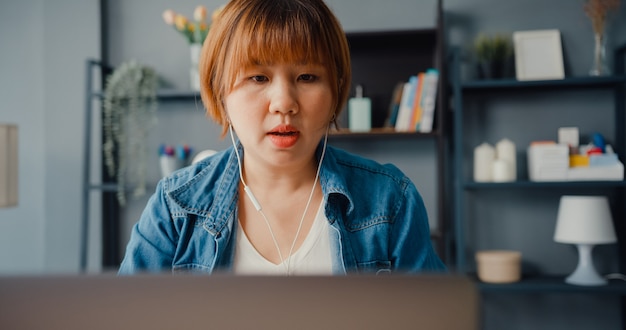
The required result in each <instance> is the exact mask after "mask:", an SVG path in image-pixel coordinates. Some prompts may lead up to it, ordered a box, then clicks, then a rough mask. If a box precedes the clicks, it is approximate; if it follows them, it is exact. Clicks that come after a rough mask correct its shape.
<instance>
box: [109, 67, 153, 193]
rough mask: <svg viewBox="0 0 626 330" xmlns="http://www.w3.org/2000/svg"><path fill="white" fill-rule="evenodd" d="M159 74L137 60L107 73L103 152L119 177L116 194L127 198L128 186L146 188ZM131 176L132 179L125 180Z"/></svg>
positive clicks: (137, 190)
mask: <svg viewBox="0 0 626 330" xmlns="http://www.w3.org/2000/svg"><path fill="white" fill-rule="evenodd" d="M157 85H158V77H157V74H156V73H155V71H154V70H153V69H151V68H149V67H145V66H142V65H140V64H139V63H137V62H136V61H128V62H124V63H122V65H120V66H119V67H118V68H117V69H116V70H115V71H113V73H112V74H111V75H109V76H108V77H107V80H106V85H105V90H104V100H103V122H102V125H103V131H104V141H103V147H102V149H103V153H104V163H105V165H106V168H107V172H108V174H109V175H110V176H112V177H115V179H116V181H117V187H118V189H117V198H118V201H119V202H120V204H121V205H124V204H125V202H126V193H125V189H126V187H127V186H131V187H132V186H134V189H133V190H134V195H135V196H141V195H143V194H144V193H145V191H146V170H147V156H148V150H147V147H146V143H147V138H148V132H149V130H150V128H152V126H154V124H155V123H156V108H157V98H156V89H157ZM126 178H131V179H132V180H133V182H128V183H127V182H126Z"/></svg>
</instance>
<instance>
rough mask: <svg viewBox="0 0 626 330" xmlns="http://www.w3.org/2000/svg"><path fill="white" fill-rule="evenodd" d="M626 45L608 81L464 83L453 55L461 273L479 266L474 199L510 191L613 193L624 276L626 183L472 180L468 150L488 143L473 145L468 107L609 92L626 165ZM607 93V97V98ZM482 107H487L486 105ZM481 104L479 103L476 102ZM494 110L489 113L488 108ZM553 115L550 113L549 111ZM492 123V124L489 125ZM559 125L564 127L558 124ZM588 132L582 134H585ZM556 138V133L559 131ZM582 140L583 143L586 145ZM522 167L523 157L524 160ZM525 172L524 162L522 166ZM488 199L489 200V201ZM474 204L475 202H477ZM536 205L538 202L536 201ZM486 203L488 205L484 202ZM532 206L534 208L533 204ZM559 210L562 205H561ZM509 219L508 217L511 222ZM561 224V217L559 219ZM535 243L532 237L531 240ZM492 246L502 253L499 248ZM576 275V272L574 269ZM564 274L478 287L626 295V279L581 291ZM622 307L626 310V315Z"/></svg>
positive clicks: (456, 219) (458, 264)
mask: <svg viewBox="0 0 626 330" xmlns="http://www.w3.org/2000/svg"><path fill="white" fill-rule="evenodd" d="M625 53H626V46H625V47H622V48H620V49H618V51H617V52H616V57H615V58H616V59H619V60H621V62H620V61H617V64H616V68H615V74H614V75H612V76H607V77H572V78H565V79H563V80H547V81H516V80H485V81H468V82H466V81H462V79H461V69H460V68H461V54H460V52H459V51H455V52H453V57H452V63H451V64H452V68H453V69H452V70H453V71H452V75H451V79H452V94H453V95H454V104H453V108H454V122H453V127H454V128H453V134H454V184H453V186H454V188H453V189H454V210H455V214H454V227H455V234H454V237H455V248H454V249H455V257H456V258H455V261H456V262H455V267H456V269H457V271H458V272H461V273H467V274H473V272H474V271H475V264H474V262H473V260H471V259H470V258H471V257H470V256H471V255H472V253H471V252H472V248H473V246H475V245H474V244H476V242H473V241H472V240H471V238H469V236H470V235H469V234H468V232H469V231H473V232H474V233H477V232H480V229H477V228H476V227H471V228H470V226H471V224H474V221H476V219H472V215H473V213H472V212H471V211H470V210H469V208H470V207H469V205H468V204H469V199H470V198H475V196H482V197H483V198H490V197H493V196H495V195H496V194H497V195H499V198H501V199H500V202H502V201H503V200H505V198H506V197H502V196H505V195H506V194H507V193H514V194H518V195H516V196H518V197H519V196H523V197H524V196H525V197H527V198H529V199H530V200H532V201H537V198H536V197H535V198H534V199H533V195H537V194H551V196H552V195H559V194H567V193H569V192H574V194H585V193H589V194H597V193H598V192H601V193H603V194H607V195H610V200H611V205H612V212H613V218H614V224H615V229H616V233H617V236H618V255H619V257H618V260H616V261H615V262H617V263H618V265H617V266H618V268H619V270H620V272H622V273H623V272H624V271H626V223H625V220H624V216H625V215H626V203H625V201H626V199H625V196H626V181H564V182H533V181H530V180H529V179H528V176H527V175H524V174H522V175H520V174H521V173H520V172H519V171H518V180H517V181H515V182H506V183H481V182H474V181H473V180H472V178H471V173H470V172H471V171H470V168H471V166H469V165H468V164H472V159H471V156H470V154H471V152H470V151H469V150H468V147H469V145H470V144H471V143H476V144H475V146H476V145H478V143H479V142H483V141H474V140H471V142H468V141H467V139H470V138H469V136H471V133H472V132H470V131H466V128H469V127H471V125H470V124H468V122H469V121H470V120H471V119H472V116H476V114H474V113H470V112H469V111H468V110H466V109H465V108H466V106H467V105H468V104H469V103H471V102H472V101H474V102H476V100H477V99H478V100H480V101H484V100H486V99H490V100H491V99H498V100H501V99H503V98H505V99H506V98H507V97H512V96H519V95H524V97H526V96H528V97H531V96H533V95H534V96H536V95H538V94H540V95H541V96H542V100H544V99H549V98H550V95H552V93H561V94H560V97H563V94H562V92H563V91H574V92H576V91H581V92H582V91H593V90H595V91H601V92H602V91H603V92H606V93H609V94H612V95H613V96H614V99H613V101H612V103H613V105H614V111H613V117H612V118H606V119H604V120H605V122H606V123H608V124H612V125H614V126H613V127H612V129H613V130H614V133H613V134H612V136H610V138H609V140H610V141H612V145H613V147H614V149H615V151H616V153H617V154H618V156H619V158H620V160H621V161H622V162H624V160H625V158H624V157H625V156H626V135H625V131H626V112H625V99H626V93H625V92H626V75H624V63H623V60H624V59H625V56H624V55H625ZM602 95H605V94H602ZM480 104H481V105H482V103H480ZM474 105H475V104H474ZM485 111H489V110H485ZM546 111H550V110H546ZM551 120H552V121H558V120H559V119H558V118H557V116H554V117H552V118H551ZM485 125H487V124H485ZM523 125H524V124H522V123H520V124H518V125H517V127H515V129H519V130H526V131H527V132H528V133H525V134H526V135H527V136H532V134H533V127H523ZM556 125H559V124H558V123H556ZM581 133H582V132H581ZM554 136H555V137H556V131H555V132H554ZM581 142H582V141H581ZM525 147H526V146H518V155H520V149H521V150H525ZM517 158H518V160H517V161H518V165H517V167H518V169H519V168H520V162H521V161H520V157H519V156H518V157H517ZM521 165H522V168H523V169H525V166H523V165H524V164H521ZM485 195H487V197H485ZM523 197H522V198H523ZM472 200H474V199H472ZM526 202H527V201H525V200H524V199H518V200H516V201H515V203H517V204H524V203H526ZM531 203H532V202H531ZM483 205H484V204H483ZM528 207H532V205H529V206H528ZM555 207H556V206H555ZM505 220H506V219H502V221H505ZM555 220H556V219H555ZM526 239H531V238H526ZM492 248H494V249H498V248H500V247H499V246H493V247H492ZM572 271H573V269H572ZM566 275H567V274H563V276H554V275H547V274H546V275H543V274H531V275H525V274H523V277H522V280H521V281H519V282H517V283H512V284H488V283H482V282H480V281H478V279H476V282H477V286H478V288H479V289H480V290H481V292H483V293H486V292H489V293H585V294H611V295H618V296H621V297H622V301H623V302H624V298H623V297H626V285H625V284H624V282H623V281H619V280H617V281H616V280H612V281H610V282H609V285H607V286H599V287H580V286H573V285H569V284H566V283H565V282H564V277H565V276H566ZM624 305H625V304H624V303H622V310H623V311H626V308H625V306H624Z"/></svg>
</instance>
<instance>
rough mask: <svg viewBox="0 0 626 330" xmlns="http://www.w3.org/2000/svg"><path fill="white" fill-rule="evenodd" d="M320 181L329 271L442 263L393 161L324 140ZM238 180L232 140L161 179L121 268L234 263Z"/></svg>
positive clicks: (206, 267)
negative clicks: (361, 154)
mask: <svg viewBox="0 0 626 330" xmlns="http://www.w3.org/2000/svg"><path fill="white" fill-rule="evenodd" d="M238 148H240V149H239V150H241V145H239V146H238ZM320 154H321V147H320V148H318V151H317V156H318V159H319V156H320ZM320 184H321V188H322V192H323V194H324V202H325V209H324V211H325V214H326V218H327V219H328V221H329V223H330V227H331V228H332V230H331V251H332V252H333V257H332V259H333V260H332V263H333V273H334V274H347V273H377V274H378V273H389V272H396V271H398V272H437V271H442V270H445V266H444V264H443V263H442V262H441V260H440V259H439V257H438V256H437V255H436V254H435V252H434V250H433V248H432V244H431V241H430V229H429V226H428V218H427V214H426V209H425V207H424V203H423V201H422V198H421V196H420V195H419V193H418V192H417V189H416V188H415V186H414V185H413V183H412V182H411V181H410V180H409V179H408V178H407V177H406V176H405V175H404V174H403V173H402V172H401V171H400V170H399V169H398V168H396V167H395V166H393V165H389V164H387V165H381V164H378V163H376V162H374V161H372V160H368V159H364V158H361V157H359V156H356V155H352V154H350V153H347V152H345V151H342V150H340V149H337V148H333V147H331V146H328V147H327V150H326V154H325V157H324V160H323V162H322V167H321V169H320ZM238 187H239V169H238V164H237V158H236V157H235V153H234V148H233V147H230V148H228V149H227V150H224V151H222V152H219V153H217V154H215V155H213V156H211V157H208V158H206V159H204V160H202V161H200V162H198V163H196V164H194V165H192V166H189V167H186V168H184V169H181V170H179V171H176V172H174V173H173V174H172V175H170V176H169V177H167V178H164V179H162V180H161V181H160V182H159V184H158V185H157V189H156V192H155V194H154V195H152V196H151V198H150V199H149V201H148V204H147V206H146V208H145V209H144V211H143V214H142V215H141V218H140V219H139V221H138V222H137V223H136V224H135V225H134V227H133V230H132V233H131V237H130V240H129V242H128V246H127V249H126V255H125V257H124V260H123V261H122V264H121V267H120V269H119V273H120V274H133V273H139V272H162V271H165V270H168V271H169V270H171V271H173V272H189V271H191V272H205V273H213V272H229V271H232V263H233V257H234V246H235V243H234V241H235V239H236V237H235V236H236V232H237V230H236V228H237V223H236V221H237V219H238V216H237V204H238V203H237V201H238V199H239V198H240V196H239V193H238V191H239V189H238Z"/></svg>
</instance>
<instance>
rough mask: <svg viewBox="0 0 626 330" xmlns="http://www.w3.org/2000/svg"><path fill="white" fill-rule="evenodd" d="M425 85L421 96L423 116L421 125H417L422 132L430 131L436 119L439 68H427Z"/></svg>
mask: <svg viewBox="0 0 626 330" xmlns="http://www.w3.org/2000/svg"><path fill="white" fill-rule="evenodd" d="M423 85H424V86H423V87H422V88H423V90H422V94H423V95H422V98H421V108H422V118H421V120H420V122H419V127H416V129H417V131H419V132H420V133H430V132H431V131H432V130H433V122H434V120H435V105H436V104H437V101H436V100H437V87H438V86H439V71H438V70H437V69H428V70H426V74H425V76H424V82H423Z"/></svg>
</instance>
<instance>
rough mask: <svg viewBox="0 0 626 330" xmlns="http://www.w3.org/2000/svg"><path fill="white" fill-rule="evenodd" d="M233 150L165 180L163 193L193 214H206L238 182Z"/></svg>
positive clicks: (217, 154)
mask: <svg viewBox="0 0 626 330" xmlns="http://www.w3.org/2000/svg"><path fill="white" fill-rule="evenodd" d="M233 162H236V160H234V157H233V149H232V148H228V149H226V150H223V151H220V152H218V153H216V154H215V155H212V156H209V157H207V158H205V159H203V160H201V161H199V162H197V163H195V164H192V165H190V166H187V167H184V168H182V169H179V170H177V171H175V172H174V173H172V174H171V175H169V176H167V177H165V178H163V179H162V180H161V182H160V186H161V189H162V193H163V194H165V195H166V196H167V198H168V199H169V200H171V201H172V202H173V203H174V204H175V205H177V206H178V207H180V208H182V209H184V210H185V211H187V212H191V213H198V214H202V213H206V212H208V210H209V208H210V207H211V203H212V202H213V201H214V200H215V199H216V198H217V197H218V196H220V195H221V194H223V193H224V192H225V191H229V190H231V189H232V186H233V184H232V182H237V180H236V179H237V178H238V175H239V174H238V172H237V167H236V166H234V165H235V164H234V163H233Z"/></svg>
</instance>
